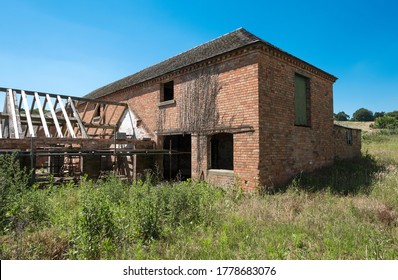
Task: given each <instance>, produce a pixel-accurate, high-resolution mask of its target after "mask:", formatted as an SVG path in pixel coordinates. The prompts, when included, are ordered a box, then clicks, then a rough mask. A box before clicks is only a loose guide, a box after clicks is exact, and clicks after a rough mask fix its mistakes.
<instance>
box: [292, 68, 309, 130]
mask: <svg viewBox="0 0 398 280" xmlns="http://www.w3.org/2000/svg"><path fill="white" fill-rule="evenodd" d="M310 101H311V100H310V79H309V78H307V77H304V76H301V75H299V74H296V75H295V77H294V111H295V120H294V123H295V125H302V126H310V125H311V103H310Z"/></svg>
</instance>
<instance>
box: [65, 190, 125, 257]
mask: <svg viewBox="0 0 398 280" xmlns="http://www.w3.org/2000/svg"><path fill="white" fill-rule="evenodd" d="M83 188H84V189H83V197H82V198H81V206H80V212H79V214H78V216H77V218H76V226H75V230H74V242H73V243H74V246H73V251H72V252H71V257H76V258H79V259H101V258H105V257H106V255H107V254H108V253H111V252H112V251H114V249H115V242H116V239H117V231H118V228H117V225H116V224H115V222H114V215H113V213H112V210H111V202H110V200H109V198H108V196H107V195H106V194H105V193H104V192H103V189H102V188H101V187H98V188H95V187H93V186H92V185H90V184H89V183H84V186H83Z"/></svg>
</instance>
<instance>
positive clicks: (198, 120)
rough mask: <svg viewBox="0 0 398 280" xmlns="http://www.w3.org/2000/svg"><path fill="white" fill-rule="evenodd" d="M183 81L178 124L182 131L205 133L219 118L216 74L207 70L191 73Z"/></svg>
mask: <svg viewBox="0 0 398 280" xmlns="http://www.w3.org/2000/svg"><path fill="white" fill-rule="evenodd" d="M189 79H190V81H188V82H186V83H185V88H184V90H183V91H182V94H181V100H180V106H179V126H180V129H181V130H182V131H186V132H189V133H198V134H202V135H203V134H206V132H207V131H210V130H211V129H214V128H215V127H216V125H217V123H218V120H219V114H218V112H217V108H216V101H217V95H218V92H219V90H220V83H219V80H218V75H216V74H211V73H208V72H204V71H201V72H197V73H194V74H191V75H190V77H189Z"/></svg>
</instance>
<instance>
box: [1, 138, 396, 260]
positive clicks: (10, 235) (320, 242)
mask: <svg viewBox="0 0 398 280" xmlns="http://www.w3.org/2000/svg"><path fill="white" fill-rule="evenodd" d="M363 154H364V156H363V158H362V159H360V160H357V161H355V162H344V161H342V162H338V163H336V165H335V166H333V167H331V168H326V169H322V170H319V171H317V172H315V173H312V174H300V175H299V176H297V177H296V178H295V179H294V180H293V182H292V183H291V184H290V185H288V186H286V187H285V188H281V189H280V190H279V191H278V192H276V193H273V194H268V193H263V192H261V191H260V192H259V193H243V192H241V191H240V190H239V186H231V188H230V189H228V190H223V189H220V188H218V187H215V186H211V185H208V184H206V183H204V182H192V181H188V182H176V183H174V184H165V183H159V182H158V181H157V179H156V177H155V176H153V175H152V174H150V173H148V174H147V176H146V178H145V179H143V180H142V181H138V182H134V183H133V184H129V185H127V184H124V183H122V182H120V181H119V180H118V179H117V178H114V177H112V176H110V177H109V178H108V179H107V180H104V181H99V182H95V183H94V182H92V181H90V180H88V179H84V180H82V182H81V183H79V185H74V184H67V185H63V186H55V185H52V184H50V185H49V186H48V187H46V188H37V187H30V188H27V187H26V178H25V177H26V176H24V174H23V173H22V172H20V171H19V170H18V167H17V164H16V162H15V159H13V158H12V157H3V158H1V160H0V167H1V169H0V178H2V179H1V182H0V186H1V189H0V191H1V193H0V194H1V209H0V211H1V224H0V258H1V259H397V258H398V135H396V134H394V133H381V132H378V133H372V134H368V133H365V134H364V136H363Z"/></svg>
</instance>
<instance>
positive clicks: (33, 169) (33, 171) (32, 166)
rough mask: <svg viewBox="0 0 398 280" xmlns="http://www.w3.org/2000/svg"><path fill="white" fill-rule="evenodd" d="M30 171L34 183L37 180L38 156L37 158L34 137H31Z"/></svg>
mask: <svg viewBox="0 0 398 280" xmlns="http://www.w3.org/2000/svg"><path fill="white" fill-rule="evenodd" d="M30 172H31V178H30V181H31V182H30V183H31V184H33V183H34V182H35V180H36V158H35V145H34V138H33V137H31V138H30Z"/></svg>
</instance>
